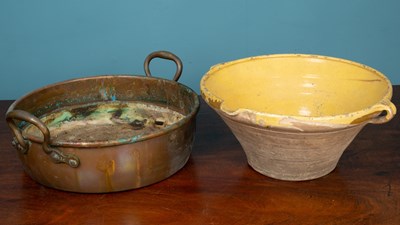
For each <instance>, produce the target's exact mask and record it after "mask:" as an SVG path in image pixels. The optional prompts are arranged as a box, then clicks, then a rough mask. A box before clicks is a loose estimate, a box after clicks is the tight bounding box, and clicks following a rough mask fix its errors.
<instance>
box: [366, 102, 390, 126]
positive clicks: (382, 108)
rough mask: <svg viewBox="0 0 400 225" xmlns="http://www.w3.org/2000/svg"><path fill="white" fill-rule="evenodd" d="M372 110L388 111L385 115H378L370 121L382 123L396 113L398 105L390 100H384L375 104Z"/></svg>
mask: <svg viewBox="0 0 400 225" xmlns="http://www.w3.org/2000/svg"><path fill="white" fill-rule="evenodd" d="M371 111H374V112H377V113H379V112H386V113H385V115H378V116H377V117H374V118H372V119H371V120H369V121H368V122H369V123H372V124H382V123H386V122H388V121H389V120H391V119H392V118H393V117H394V115H396V106H395V105H394V104H393V103H392V102H390V101H389V100H384V101H382V102H381V103H380V104H377V105H375V106H373V107H372V109H371Z"/></svg>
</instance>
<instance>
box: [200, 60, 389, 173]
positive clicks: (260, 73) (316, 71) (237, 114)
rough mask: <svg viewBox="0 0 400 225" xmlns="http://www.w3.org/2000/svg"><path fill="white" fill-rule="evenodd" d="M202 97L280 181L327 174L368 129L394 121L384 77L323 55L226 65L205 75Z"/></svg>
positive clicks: (255, 164) (260, 168)
mask: <svg viewBox="0 0 400 225" xmlns="http://www.w3.org/2000/svg"><path fill="white" fill-rule="evenodd" d="M200 90H201V95H202V97H203V98H204V100H205V101H206V102H207V103H208V104H209V105H210V106H211V107H212V108H213V109H214V110H215V111H216V112H217V113H218V114H219V115H220V116H221V118H222V119H223V120H224V121H225V122H226V124H227V125H228V126H229V128H230V129H231V130H232V132H233V134H234V135H235V136H236V138H237V139H238V140H239V142H240V144H241V145H242V147H243V150H244V152H245V153H246V156H247V161H248V163H249V165H250V166H251V167H252V168H254V169H255V170H256V171H257V172H259V173H261V174H263V175H266V176H269V177H273V178H276V179H281V180H291V181H299V180H310V179H316V178H319V177H322V176H324V175H326V174H328V173H330V172H331V171H332V170H333V169H334V168H335V167H336V165H337V163H338V161H339V159H340V157H341V155H342V153H343V151H344V150H345V149H346V148H347V146H348V145H349V144H350V143H351V141H352V140H353V139H354V138H355V137H356V135H357V134H358V132H359V131H360V130H361V129H362V128H363V127H364V126H365V125H366V124H367V123H374V124H379V123H385V122H388V121H389V120H391V119H392V118H393V116H394V115H395V114H396V107H395V106H394V104H393V103H392V102H391V101H390V99H391V97H392V86H391V84H390V81H389V80H388V79H387V78H386V77H385V76H384V75H383V74H382V73H380V72H378V71H376V70H374V69H372V68H370V67H368V66H365V65H362V64H359V63H355V62H351V61H348V60H344V59H338V58H332V57H326V56H316V55H302V54H281V55H266V56H258V57H250V58H245V59H239V60H235V61H232V62H227V63H222V64H219V65H216V66H213V67H212V68H211V69H210V70H209V71H208V72H207V73H206V74H205V75H204V76H203V78H202V79H201V83H200ZM382 112H386V114H385V115H381V113H382Z"/></svg>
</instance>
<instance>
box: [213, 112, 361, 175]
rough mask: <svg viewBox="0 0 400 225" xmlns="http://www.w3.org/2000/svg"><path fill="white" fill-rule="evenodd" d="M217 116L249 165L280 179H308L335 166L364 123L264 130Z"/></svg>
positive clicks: (223, 116)
mask: <svg viewBox="0 0 400 225" xmlns="http://www.w3.org/2000/svg"><path fill="white" fill-rule="evenodd" d="M220 115H221V117H222V118H223V120H224V121H225V122H226V124H227V125H228V126H229V128H230V129H231V130H232V132H233V134H234V135H235V137H236V138H237V139H238V140H239V142H240V144H241V145H242V147H243V150H244V151H245V153H246V156H247V161H248V163H249V165H250V166H251V167H252V168H253V169H254V170H256V171H257V172H259V173H261V174H263V175H266V176H269V177H273V178H276V179H281V180H293V181H301V180H310V179H315V178H319V177H322V176H324V175H326V174H328V173H330V172H331V171H332V170H333V169H335V167H336V165H337V163H338V161H339V158H340V157H341V155H342V153H343V151H344V150H345V149H346V147H347V146H348V145H349V144H350V143H351V141H352V140H353V139H354V137H355V136H356V135H357V134H358V132H359V131H360V130H361V129H362V128H363V127H364V124H360V125H357V126H353V127H350V128H345V129H338V130H331V131H321V132H309V133H304V132H296V131H295V132H289V131H283V130H273V129H265V128H261V127H257V126H252V125H248V124H245V123H241V122H238V121H235V120H232V119H230V118H229V117H227V116H225V115H224V114H223V113H221V112H220Z"/></svg>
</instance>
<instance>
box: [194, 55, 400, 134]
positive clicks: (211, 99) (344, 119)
mask: <svg viewBox="0 0 400 225" xmlns="http://www.w3.org/2000/svg"><path fill="white" fill-rule="evenodd" d="M270 58H271V59H273V58H304V59H306V58H315V59H322V60H327V61H334V62H339V63H344V64H350V65H352V66H356V67H359V68H361V69H363V70H368V71H370V72H372V73H373V74H375V75H377V76H379V77H380V78H381V79H382V80H383V81H384V82H386V84H387V90H386V93H385V95H384V96H383V97H382V99H381V100H379V101H377V102H376V103H375V104H373V105H371V106H370V107H367V108H363V109H360V110H357V111H353V112H350V113H342V114H335V115H328V116H301V115H284V114H276V113H268V112H258V111H255V110H252V109H248V108H238V109H237V110H235V111H233V112H232V111H227V110H224V108H223V103H224V100H223V99H221V98H219V97H218V96H215V95H214V94H213V93H212V92H211V91H210V90H209V89H208V88H207V86H206V81H207V79H208V78H209V77H211V76H213V74H214V73H215V72H217V71H219V70H222V69H224V68H226V67H230V66H232V65H235V64H241V63H245V62H247V61H253V60H262V59H270ZM200 92H201V96H202V98H203V99H204V100H205V102H206V103H207V104H208V105H210V106H211V107H212V108H214V109H216V110H218V111H219V112H221V113H223V114H225V115H227V116H228V117H231V118H232V119H234V120H239V121H241V122H245V123H249V124H253V125H254V124H256V125H258V126H262V127H271V126H275V127H284V128H289V129H291V128H294V129H296V130H298V129H300V130H302V128H300V127H298V126H294V125H293V123H300V124H305V125H314V126H321V127H331V128H334V129H337V128H342V127H348V126H352V125H356V124H360V123H368V122H369V123H384V122H387V121H389V120H390V119H392V118H393V116H394V115H395V114H396V107H395V105H394V104H393V103H392V102H391V101H390V100H391V98H392V92H393V88H392V84H391V82H390V80H389V79H388V78H387V77H386V76H385V75H384V74H383V73H381V72H379V71H378V70H376V69H374V68H372V67H370V66H367V65H364V64H361V63H358V62H355V61H351V60H348V59H343V58H337V57H332V56H324V55H317V54H298V53H296V54H293V53H288V54H269V55H259V56H252V57H246V58H241V59H236V60H233V61H229V62H224V63H219V64H216V65H214V66H212V67H211V68H210V69H209V71H208V72H207V73H206V74H204V76H203V77H202V78H201V81H200ZM383 111H386V112H387V114H386V115H385V116H384V119H382V118H381V119H380V121H379V122H378V121H377V120H378V119H377V118H376V117H377V116H378V115H379V114H380V113H381V112H383ZM282 119H283V120H286V122H285V123H280V121H281V120H282Z"/></svg>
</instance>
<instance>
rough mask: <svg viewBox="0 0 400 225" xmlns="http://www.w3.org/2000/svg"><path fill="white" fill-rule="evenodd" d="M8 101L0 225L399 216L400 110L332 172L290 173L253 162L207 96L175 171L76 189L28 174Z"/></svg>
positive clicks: (354, 220)
mask: <svg viewBox="0 0 400 225" xmlns="http://www.w3.org/2000/svg"><path fill="white" fill-rule="evenodd" d="M394 90H395V91H394V96H393V102H394V103H395V104H396V106H397V107H398V108H400V86H395V87H394ZM10 104H11V101H0V114H1V119H0V224H7V225H8V224H31V225H33V224H400V124H399V116H396V117H395V118H394V119H393V120H392V121H391V122H389V123H387V124H383V125H367V126H366V127H365V128H364V129H363V130H362V131H361V133H360V134H359V135H358V136H357V137H356V138H355V140H354V141H353V142H352V144H351V145H350V146H349V147H348V148H347V150H346V151H345V153H344V155H343V156H342V158H341V159H340V161H339V164H338V166H337V168H336V169H335V170H334V171H333V172H332V173H330V174H329V175H327V176H325V177H322V178H319V179H316V180H312V181H303V182H289V181H279V180H274V179H272V178H268V177H266V176H263V175H261V174H259V173H257V172H255V171H254V170H253V169H251V168H250V167H249V166H248V165H247V162H246V157H245V155H244V152H243V150H242V148H241V146H240V145H239V143H238V141H237V140H236V139H235V137H234V136H233V135H232V133H231V132H230V130H229V129H228V128H227V126H226V125H225V124H224V123H223V122H222V120H221V119H220V118H219V117H218V116H217V115H216V114H215V113H214V112H213V111H212V110H211V109H210V108H209V107H208V106H207V105H206V104H205V103H204V102H202V105H201V109H200V112H199V114H198V117H197V118H198V120H197V124H198V127H197V131H196V140H195V145H194V148H193V152H192V155H191V158H190V160H189V162H188V163H187V164H186V166H185V167H184V168H183V169H182V170H180V171H179V172H178V173H176V174H175V175H173V176H172V177H170V178H169V179H167V180H164V181H162V182H159V183H157V184H154V185H151V186H148V187H145V188H141V189H136V190H131V191H124V192H118V193H111V194H78V193H69V192H63V191H58V190H54V189H50V188H46V187H43V186H41V185H40V184H38V183H36V182H34V181H33V180H31V179H30V178H29V177H28V176H27V175H26V174H25V173H24V171H23V169H22V167H21V163H20V161H19V160H18V158H17V155H16V151H15V150H14V148H13V147H12V146H11V139H12V137H11V132H10V131H9V129H8V127H7V126H6V124H5V120H4V114H5V112H6V110H7V108H8V106H9V105H10Z"/></svg>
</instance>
